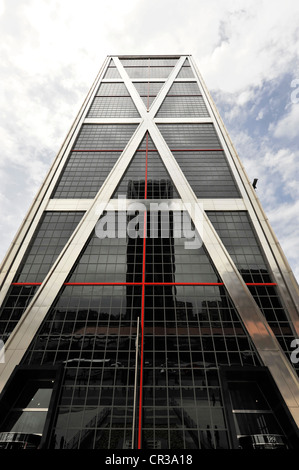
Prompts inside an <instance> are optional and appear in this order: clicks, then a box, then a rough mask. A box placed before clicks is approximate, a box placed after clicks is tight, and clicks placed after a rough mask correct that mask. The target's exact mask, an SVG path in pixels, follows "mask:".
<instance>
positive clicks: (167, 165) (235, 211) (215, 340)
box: [0, 56, 298, 451]
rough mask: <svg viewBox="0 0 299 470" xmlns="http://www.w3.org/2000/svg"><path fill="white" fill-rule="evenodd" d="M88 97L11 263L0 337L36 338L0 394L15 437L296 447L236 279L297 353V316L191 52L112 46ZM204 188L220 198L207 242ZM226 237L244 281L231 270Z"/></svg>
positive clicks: (1, 443) (62, 444)
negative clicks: (135, 52) (131, 52)
mask: <svg viewBox="0 0 299 470" xmlns="http://www.w3.org/2000/svg"><path fill="white" fill-rule="evenodd" d="M172 72H173V73H172ZM170 74H171V75H170ZM132 86H133V87H135V89H136V90H137V92H138V94H139V97H140V100H141V101H140V103H137V98H136V96H135V98H133V96H131V95H130V92H129V90H130V89H132V88H130V87H132ZM132 94H133V93H132ZM133 95H134V94H133ZM142 103H143V104H144V106H139V105H138V104H141V105H142ZM153 104H154V106H153ZM86 106H87V109H85V111H86V112H85V114H84V116H86V118H85V117H81V118H80V120H79V124H78V125H77V124H76V126H75V128H74V129H73V130H72V132H71V136H70V137H69V141H67V145H66V150H65V153H64V154H62V155H61V157H60V158H61V165H60V167H59V168H61V169H59V170H57V172H55V171H54V170H53V174H52V173H51V175H50V176H51V178H50V179H51V184H49V186H48V187H47V188H46V189H47V196H45V197H48V200H47V201H46V204H45V207H46V209H45V210H44V212H43V213H42V215H41V216H40V215H39V212H38V210H36V216H35V218H34V217H33V218H32V221H31V224H32V225H31V226H30V231H31V232H32V233H33V235H32V237H29V235H28V236H27V232H26V231H25V229H24V231H25V232H26V233H25V232H24V233H23V232H21V233H22V236H23V239H24V240H26V244H23V243H22V241H20V243H19V248H15V249H16V250H17V249H18V250H19V251H17V252H16V254H15V255H14V256H13V257H12V259H11V260H10V262H11V266H10V268H7V276H6V278H5V279H6V284H5V285H4V287H3V292H4V291H5V295H3V303H2V306H1V310H0V334H1V337H0V338H1V339H2V340H3V341H4V342H6V344H7V345H8V351H9V354H11V356H12V358H13V357H14V356H13V354H14V350H18V348H19V344H21V345H22V348H23V349H22V354H21V353H18V356H17V358H16V359H15V363H14V366H15V369H14V373H12V374H11V376H10V378H9V379H8V381H7V383H6V384H5V386H4V387H3V390H2V394H1V396H0V448H1V449H11V448H13V449H15V448H51V449H106V450H108V449H111V450H114V449H182V450H184V449H186V450H190V451H192V450H195V449H215V450H216V449H238V448H239V449H278V448H283V449H286V448H287V449H291V448H295V447H296V446H298V429H297V425H296V423H295V421H294V418H293V416H292V415H291V413H290V411H291V410H290V408H288V404H287V403H286V401H285V398H284V397H282V395H281V392H282V390H283V386H281V384H280V383H279V381H277V380H276V377H275V376H274V375H273V373H272V371H271V367H270V366H269V364H270V362H271V361H270V360H269V363H267V362H265V361H266V359H267V358H266V359H264V357H263V356H262V354H261V353H260V349H259V341H258V340H257V339H256V336H258V334H256V335H255V334H252V327H251V325H249V326H248V322H247V323H246V321H245V320H246V316H247V317H248V318H249V319H251V318H252V319H254V318H256V317H254V314H253V313H252V312H251V311H250V309H247V311H246V312H245V314H246V315H244V307H243V305H242V299H241V300H240V301H239V298H238V295H236V292H239V293H241V291H242V292H243V291H244V289H245V288H246V289H247V290H246V295H247V296H248V298H249V299H250V302H251V304H250V305H251V306H252V307H255V308H256V309H259V312H260V313H261V317H262V318H263V321H264V322H265V323H263V325H264V324H265V325H266V326H267V331H268V332H270V331H271V334H270V333H269V336H271V338H272V335H273V337H275V340H276V341H277V344H278V346H277V349H279V347H281V350H282V356H283V358H285V357H287V359H288V361H289V359H290V354H291V350H290V347H291V346H290V345H291V341H292V340H293V339H294V338H295V337H296V335H295V325H294V323H293V322H292V318H294V317H292V316H291V315H290V312H289V310H288V306H289V305H290V303H289V302H286V301H285V298H284V297H283V295H282V292H285V290H286V289H284V288H282V289H281V288H280V289H279V287H280V286H278V282H277V279H276V278H275V275H274V273H273V272H272V270H271V267H270V266H271V265H273V261H271V262H270V260H268V259H267V256H266V254H265V253H266V252H267V250H265V249H264V248H265V241H264V240H263V239H262V238H259V236H258V235H257V233H258V232H257V231H256V229H255V227H256V225H255V224H257V223H259V221H254V220H251V218H250V213H249V211H247V210H245V209H244V207H245V204H243V200H242V194H243V189H244V188H243V187H242V186H241V183H239V181H240V178H239V175H238V171H237V170H236V168H235V166H234V164H233V163H232V161H233V159H232V158H229V155H228V150H227V143H226V140H225V138H224V137H223V133H221V132H220V130H219V126H218V123H217V121H216V120H215V119H214V118H213V116H212V115H210V112H209V109H211V106H212V103H209V98H208V97H207V94H206V93H205V91H204V87H203V84H202V83H201V81H200V79H199V78H198V77H197V74H196V71H195V68H194V66H193V63H192V61H191V58H190V57H186V56H182V57H180V56H170V57H169V56H165V57H161V56H149V57H134V56H132V57H127V56H126V57H119V58H117V57H114V56H112V57H108V58H107V61H106V65H105V67H104V70H103V72H102V74H101V75H100V76H99V79H98V82H97V83H96V84H95V86H94V89H93V92H92V93H91V94H90V97H89V99H88V103H87V105H86ZM141 108H144V109H143V110H142V109H141ZM153 109H154V110H156V115H155V116H152V114H153V113H152V111H151V110H153ZM151 113H152V114H151ZM82 116H83V114H82ZM148 116H150V119H149V118H148ZM136 118H137V119H136ZM106 119H107V121H105V120H106ZM113 119H115V122H113ZM156 119H157V121H156ZM138 120H139V121H138ZM149 121H151V122H149ZM145 123H148V124H146V125H145ZM140 126H144V127H143V128H142V132H141V131H140V129H141V127H140ZM138 139H139V140H138ZM71 142H72V143H71ZM136 149H137V150H136ZM63 158H64V159H65V160H63V162H64V163H63V164H62V159H63ZM124 162H126V163H124ZM45 184H46V183H45ZM104 184H107V187H109V190H110V194H112V197H111V200H110V203H109V204H110V205H109V207H107V206H106V205H105V207H104V208H103V209H101V211H100V213H99V214H96V215H95V207H97V206H96V204H97V203H99V205H100V204H101V203H102V202H103V201H105V204H106V202H107V201H106V199H105V195H104V196H103V194H102V193H103V192H104V191H101V188H103V185H104ZM120 197H121V199H122V202H123V203H124V206H122V209H119V208H117V209H115V210H113V209H111V205H112V206H113V207H114V208H116V207H117V203H118V199H119V198H120ZM193 200H195V201H196V204H198V205H199V204H207V207H209V208H211V207H212V209H213V210H207V211H206V212H204V214H203V215H204V217H203V224H204V228H205V227H206V226H207V224H209V227H211V228H210V232H209V234H210V235H209V237H210V238H209V239H208V240H207V242H205V239H203V242H201V239H200V237H199V232H198V227H199V222H198V220H197V219H196V217H197V216H198V214H197V215H196V214H195V215H194V214H193V213H192V212H191V211H190V210H189V209H188V204H189V203H190V201H193ZM132 201H133V203H135V204H136V203H137V205H135V206H133V208H131V209H130V210H127V207H128V205H130V204H132ZM152 203H157V204H160V206H157V205H156V206H155V209H154V210H153V209H150V207H151V204H152ZM179 203H182V204H181V205H180V209H178V204H179ZM138 204H139V205H138ZM163 204H164V205H163ZM33 207H35V206H33ZM82 207H84V209H82ZM130 207H131V206H130ZM200 207H202V206H200ZM240 207H242V208H243V209H240ZM79 208H80V209H79ZM210 223H211V225H210ZM34 224H35V225H34ZM205 224H206V225H205ZM26 230H27V229H26ZM218 236H219V239H218ZM26 237H27V238H26ZM213 237H214V238H213ZM219 240H221V241H222V243H223V245H224V247H225V248H226V250H227V253H228V256H229V262H230V263H231V265H232V266H234V267H235V268H236V273H237V274H236V276H238V279H239V277H240V275H241V278H242V279H243V281H244V283H245V284H244V285H243V284H238V285H235V286H233V287H232V285H231V283H230V282H227V283H226V282H225V280H224V279H223V276H222V274H223V273H224V274H225V275H226V274H227V273H228V272H229V269H231V265H230V266H228V265H229V263H227V264H226V265H225V269H226V270H227V271H224V268H223V266H222V264H221V262H222V261H221V262H220V261H219V260H224V252H223V248H222V247H221V244H220V243H219ZM195 242H196V243H195ZM269 244H270V242H269ZM211 246H212V248H211ZM74 253H77V254H76V255H75V254H74ZM78 253H79V255H78ZM215 253H216V254H215ZM59 255H60V256H59ZM51 269H52V272H51V280H53V282H52V283H50V286H49V287H48V283H47V282H44V281H45V280H47V275H48V273H49V271H50V270H51ZM229 274H230V275H231V276H233V275H234V273H233V272H232V269H231V271H230V272H229ZM224 277H225V279H226V280H227V279H228V276H227V275H226V276H224ZM235 279H236V277H235ZM235 282H238V280H236V281H235ZM7 285H8V286H9V288H8V289H7ZM5 288H6V290H5ZM1 292H2V291H1ZM240 295H241V294H240ZM243 298H244V297H243ZM49 299H51V300H49ZM34 308H35V309H36V312H37V313H36V314H35V317H33V316H32V310H34ZM251 315H252V317H251ZM244 318H245V320H244ZM253 321H254V320H252V322H253ZM22 322H23V323H24V325H25V326H26V330H25V326H24V325H23V323H22ZM16 327H18V328H16ZM23 328H24V329H23ZM18 335H21V336H18ZM18 338H19V339H18ZM20 338H21V339H20ZM15 344H16V346H15ZM24 344H25V346H24ZM267 344H268V343H267ZM11 345H12V346H11ZM9 348H11V349H9ZM19 349H21V347H20V348H19ZM11 351H12V352H11ZM271 354H272V351H271ZM273 357H274V356H273ZM276 357H277V356H276ZM271 360H272V357H271ZM273 360H275V358H274V359H273ZM13 361H14V359H12V362H13ZM289 364H290V365H291V367H290V368H289V369H287V368H286V370H287V371H289V370H292V371H293V370H294V371H295V369H296V364H293V363H292V362H291V361H289ZM270 365H271V364H270ZM7 375H8V374H7V373H6V376H7ZM0 383H1V364H0ZM283 385H285V384H283Z"/></svg>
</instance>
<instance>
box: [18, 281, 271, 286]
mask: <svg viewBox="0 0 299 470" xmlns="http://www.w3.org/2000/svg"><path fill="white" fill-rule="evenodd" d="M41 284H42V283H41V282H13V283H12V286H40V285H41ZM144 284H145V285H146V286H223V285H224V283H223V282H145V283H144ZM64 285H65V286H141V285H142V282H65V283H64ZM246 285H247V286H276V285H277V284H276V282H246Z"/></svg>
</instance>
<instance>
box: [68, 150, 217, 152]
mask: <svg viewBox="0 0 299 470" xmlns="http://www.w3.org/2000/svg"><path fill="white" fill-rule="evenodd" d="M170 150H171V152H223V149H170ZM122 151H123V149H73V150H71V152H122ZM137 152H145V149H144V150H143V149H141V150H140V149H138V150H137ZM148 152H157V150H156V149H148Z"/></svg>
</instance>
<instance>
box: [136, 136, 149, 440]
mask: <svg viewBox="0 0 299 470" xmlns="http://www.w3.org/2000/svg"><path fill="white" fill-rule="evenodd" d="M145 148H146V151H145V181H144V199H147V164H148V160H147V158H148V132H147V133H146V147H145ZM146 232H147V212H146V211H145V212H144V221H143V254H142V300H141V355H140V356H141V357H140V387H139V423H138V449H141V447H142V402H143V354H144V351H143V346H144V306H145V256H146Z"/></svg>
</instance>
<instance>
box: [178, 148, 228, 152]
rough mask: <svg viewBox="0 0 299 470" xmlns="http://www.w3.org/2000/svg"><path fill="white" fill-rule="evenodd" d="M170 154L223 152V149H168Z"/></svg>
mask: <svg viewBox="0 0 299 470" xmlns="http://www.w3.org/2000/svg"><path fill="white" fill-rule="evenodd" d="M170 150H171V151H172V152H223V149H170Z"/></svg>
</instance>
